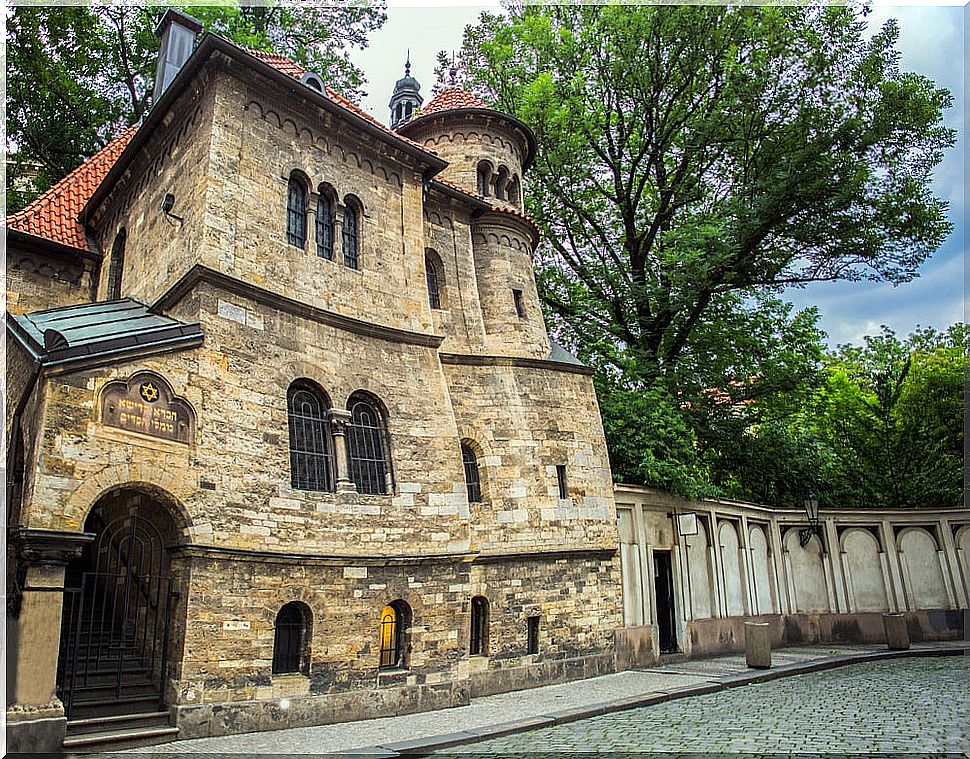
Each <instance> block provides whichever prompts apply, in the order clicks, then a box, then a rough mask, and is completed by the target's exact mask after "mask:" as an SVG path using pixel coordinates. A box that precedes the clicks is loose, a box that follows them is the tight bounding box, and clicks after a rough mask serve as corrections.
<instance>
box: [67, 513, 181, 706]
mask: <svg viewBox="0 0 970 759" xmlns="http://www.w3.org/2000/svg"><path fill="white" fill-rule="evenodd" d="M95 527H97V525H95ZM98 533H99V534H98V537H97V538H96V539H95V541H94V544H93V546H92V552H93V553H92V562H91V563H92V564H93V566H94V571H93V572H92V571H88V572H84V573H83V574H82V575H81V580H80V584H79V585H78V586H77V587H72V588H65V592H64V615H63V619H64V622H63V625H62V629H61V656H60V666H59V668H58V669H59V672H58V683H59V691H60V697H61V701H62V702H63V703H64V710H65V713H66V716H67V717H69V718H70V717H71V714H72V711H74V709H75V708H76V707H78V706H81V705H85V704H88V705H91V706H95V707H97V706H99V705H105V704H111V703H121V702H125V701H140V702H142V703H144V702H146V701H150V700H152V699H154V700H156V701H157V705H156V708H161V707H163V706H164V697H165V672H166V666H165V665H166V661H167V659H168V643H169V634H170V633H169V627H170V621H171V616H172V604H173V602H174V600H175V598H177V596H178V594H177V593H176V592H175V589H174V585H173V581H172V578H171V577H169V576H168V571H167V569H168V567H167V560H166V557H165V549H164V546H163V543H162V538H161V535H160V533H159V532H158V529H157V528H156V527H155V526H154V525H153V524H152V523H151V522H149V521H147V520H145V519H141V518H139V517H136V516H129V515H126V516H122V517H119V518H117V519H115V520H113V521H112V522H111V523H110V524H108V525H106V526H104V528H103V529H100V530H98Z"/></svg>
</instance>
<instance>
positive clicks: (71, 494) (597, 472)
mask: <svg viewBox="0 0 970 759" xmlns="http://www.w3.org/2000/svg"><path fill="white" fill-rule="evenodd" d="M160 29H161V31H162V51H163V54H162V55H161V56H160V63H159V71H158V82H157V95H158V96H157V98H156V101H155V105H154V107H153V108H152V110H151V112H150V113H149V114H148V115H147V117H146V118H145V119H144V121H143V122H142V123H141V124H140V125H137V126H136V127H132V128H130V129H128V130H127V131H125V132H123V133H122V134H120V135H119V136H118V137H117V138H116V139H115V140H113V141H112V142H111V143H110V144H109V145H108V146H107V147H106V148H105V149H104V150H102V151H101V152H100V153H98V154H97V155H95V156H93V157H92V158H91V159H90V160H88V161H87V162H85V163H84V164H82V165H81V166H80V167H78V168H77V169H76V170H75V171H73V172H72V173H71V174H70V175H68V176H67V177H65V178H64V179H63V180H62V181H61V182H59V183H58V184H57V185H55V186H54V187H53V188H51V189H50V190H49V191H47V192H46V193H45V194H44V195H43V196H41V197H40V198H38V199H37V200H36V201H35V202H34V203H32V204H31V205H30V206H29V207H28V208H27V209H25V210H24V211H23V212H21V213H18V214H15V215H13V216H10V217H8V218H7V256H8V271H7V275H8V279H7V283H8V284H7V287H8V295H7V297H8V307H9V311H10V315H8V317H7V358H8V369H7V389H8V394H7V398H6V402H7V406H6V409H7V424H6V432H7V440H8V441H9V445H8V458H7V463H8V471H9V472H10V475H11V476H10V478H9V486H8V494H7V495H8V535H9V540H8V544H9V545H8V581H7V587H8V618H7V619H8V644H9V649H8V660H9V663H10V667H9V674H8V705H7V719H8V738H9V740H10V744H9V747H10V748H11V750H18V748H19V749H21V750H23V749H24V748H25V747H30V748H32V749H34V750H41V749H58V748H60V747H61V744H62V742H63V745H64V746H65V747H66V748H72V749H74V750H81V749H83V748H85V747H87V748H92V747H94V746H95V745H97V746H109V745H111V744H110V741H108V738H109V737H110V736H107V735H106V734H105V729H106V727H107V726H113V727H114V728H123V727H125V726H135V725H140V726H142V733H141V737H142V738H145V739H151V740H161V739H167V738H171V737H173V736H174V735H175V733H176V732H177V735H178V737H193V736H202V735H215V734H223V733H231V732H243V731H250V730H259V729H268V728H274V727H283V726H296V725H309V724H320V723H326V722H333V721H341V720H348V719H357V718H361V717H367V716H378V715H383V714H391V713H401V712H406V711H417V710H423V709H432V708H438V707H445V706H453V705H460V704H464V703H467V702H468V700H469V698H470V697H472V696H474V695H476V694H485V693H492V692H498V691H502V690H508V689H515V688H522V687H527V686H530V685H535V684H540V683H549V682H555V681H564V680H568V679H572V678H579V677H586V676H590V675H595V674H600V673H604V672H608V671H612V670H613V669H614V667H615V659H614V631H615V628H618V627H620V626H621V625H622V601H621V599H620V588H621V582H620V570H619V558H618V555H617V550H618V536H617V530H616V508H615V504H614V498H613V489H612V484H611V477H610V470H609V463H608V459H607V452H606V445H605V441H604V437H603V431H602V426H601V422H600V417H599V412H598V408H597V404H596V399H595V396H594V392H593V387H592V383H591V379H590V371H589V370H588V369H587V368H586V367H584V366H583V365H581V364H580V363H579V362H578V361H577V360H576V359H575V358H573V357H572V356H570V355H569V354H568V353H566V352H565V351H564V350H562V349H561V348H560V347H558V346H557V345H555V343H553V342H552V341H550V339H549V336H548V334H547V332H546V329H545V326H544V324H543V319H542V314H541V311H540V307H539V299H538V295H537V292H536V285H535V280H534V277H533V271H532V265H531V261H532V258H531V256H532V252H533V250H534V248H535V245H536V243H537V232H536V229H535V227H534V225H533V224H532V223H531V222H530V221H529V219H528V218H526V217H525V216H524V215H523V212H522V181H523V177H524V175H525V174H526V172H527V170H528V168H529V164H530V163H531V162H532V160H533V158H534V154H535V140H534V137H533V135H532V133H531V132H530V131H529V129H528V127H526V126H525V125H524V124H522V123H521V122H519V121H518V120H517V119H515V118H513V117H511V116H508V115H506V114H503V113H499V112H497V111H495V110H492V109H490V108H488V107H487V106H486V105H485V104H484V103H482V102H481V101H479V100H477V99H475V98H474V97H472V96H471V95H469V94H468V93H465V92H463V91H460V90H456V89H452V90H449V91H446V92H444V93H442V94H441V95H439V96H438V97H436V98H434V99H433V100H432V101H431V102H429V103H428V104H427V105H425V106H424V107H423V108H421V110H420V111H418V110H417V109H418V106H420V105H421V98H420V94H419V93H418V88H417V83H416V82H415V81H414V80H413V78H411V77H410V76H406V77H405V78H404V79H402V80H401V81H400V82H399V83H398V87H399V89H398V90H397V91H396V93H395V98H393V99H392V108H393V109H394V110H392V114H391V117H392V122H393V123H394V124H395V125H396V129H394V130H392V129H390V128H388V127H385V126H384V125H383V124H381V123H379V122H378V121H376V120H374V119H373V118H371V117H370V116H368V115H367V114H365V113H364V112H363V111H361V110H359V109H358V108H356V107H355V106H354V105H352V104H351V103H349V102H348V101H346V100H345V99H343V98H342V97H341V96H340V95H338V94H337V93H335V92H334V91H332V90H331V89H329V88H328V87H327V86H326V84H325V82H324V81H323V79H322V78H321V77H320V76H319V75H317V74H315V73H313V72H307V71H304V70H303V69H302V68H301V67H300V66H298V65H297V64H295V63H293V62H292V61H289V60H287V59H284V58H281V57H278V56H275V55H271V54H267V53H261V52H254V51H249V50H246V49H243V48H241V47H238V46H237V45H235V44H233V43H231V42H229V41H227V40H225V39H223V38H221V37H219V36H216V35H212V34H205V35H202V36H200V37H199V38H198V39H196V38H195V37H196V35H197V34H198V33H199V32H200V28H199V27H198V26H197V25H196V24H194V23H193V20H192V19H189V18H187V17H184V16H181V15H179V14H177V13H175V12H172V11H170V12H169V13H168V14H167V15H166V17H165V19H164V20H163V23H162V27H160ZM398 105H401V106H402V107H401V109H400V111H398ZM408 114H410V118H408ZM61 589H64V590H63V592H62V591H61ZM113 715H116V716H113ZM132 715H134V718H132ZM109 716H111V719H110V720H107V718H108V717H109ZM153 718H155V719H156V724H155V725H154V726H152V722H151V720H152V719H153ZM130 719H137V720H138V721H137V722H136V721H129V720H130ZM106 720H107V721H106ZM146 725H147V727H145V726H146ZM65 731H66V733H67V738H66V740H65ZM129 737H130V736H129Z"/></svg>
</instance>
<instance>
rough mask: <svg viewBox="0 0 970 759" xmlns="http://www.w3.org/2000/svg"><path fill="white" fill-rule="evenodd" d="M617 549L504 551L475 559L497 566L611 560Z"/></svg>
mask: <svg viewBox="0 0 970 759" xmlns="http://www.w3.org/2000/svg"><path fill="white" fill-rule="evenodd" d="M616 552H617V548H616V547H613V548H603V547H600V548H554V549H551V550H541V551H503V552H501V553H482V554H479V555H478V556H477V557H476V558H475V563H476V564H497V563H499V562H503V561H555V560H557V559H581V558H584V557H585V558H589V559H609V558H611V557H613V556H615V555H616Z"/></svg>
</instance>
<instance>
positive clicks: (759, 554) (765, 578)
mask: <svg viewBox="0 0 970 759" xmlns="http://www.w3.org/2000/svg"><path fill="white" fill-rule="evenodd" d="M748 532H749V535H748V547H749V548H750V549H751V570H752V573H753V575H754V577H753V579H754V593H755V598H754V600H755V603H756V604H757V608H754V609H752V610H751V611H752V613H757V614H774V613H775V603H774V594H773V592H772V586H771V562H770V560H769V557H768V540H767V538H765V531H764V530H763V529H762V528H761V527H760V526H759V525H752V526H751V528H750V530H749V531H748Z"/></svg>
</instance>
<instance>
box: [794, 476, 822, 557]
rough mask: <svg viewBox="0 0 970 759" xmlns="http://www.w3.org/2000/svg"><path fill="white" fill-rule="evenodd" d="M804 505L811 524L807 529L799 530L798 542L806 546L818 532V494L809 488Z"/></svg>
mask: <svg viewBox="0 0 970 759" xmlns="http://www.w3.org/2000/svg"><path fill="white" fill-rule="evenodd" d="M802 505H804V506H805V514H806V515H807V516H808V524H809V528H808V529H807V530H799V531H798V544H799V545H800V546H801V547H802V548H804V547H805V546H807V545H808V541H810V540H811V539H812V535H817V534H818V496H817V495H815V493H813V492H812V491H811V490H809V491H808V493H806V495H805V500H804V501H803V502H802Z"/></svg>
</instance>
